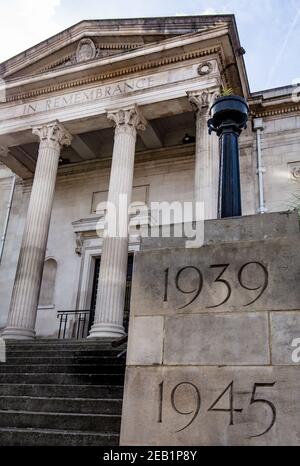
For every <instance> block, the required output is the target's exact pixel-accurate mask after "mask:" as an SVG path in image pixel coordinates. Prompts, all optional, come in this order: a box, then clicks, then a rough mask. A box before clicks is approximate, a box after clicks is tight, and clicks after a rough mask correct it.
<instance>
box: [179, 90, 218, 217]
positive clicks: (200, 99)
mask: <svg viewBox="0 0 300 466" xmlns="http://www.w3.org/2000/svg"><path fill="white" fill-rule="evenodd" d="M187 94H188V98H189V101H190V103H191V104H192V107H193V109H194V111H195V114H196V153H195V186H194V201H195V202H204V216H205V219H215V218H217V217H218V180H219V163H220V156H219V140H218V138H217V137H214V136H209V134H208V130H207V121H208V119H209V109H210V105H211V103H212V102H213V100H214V98H215V96H216V95H217V94H218V91H217V90H216V89H215V90H201V91H191V92H188V93H187Z"/></svg>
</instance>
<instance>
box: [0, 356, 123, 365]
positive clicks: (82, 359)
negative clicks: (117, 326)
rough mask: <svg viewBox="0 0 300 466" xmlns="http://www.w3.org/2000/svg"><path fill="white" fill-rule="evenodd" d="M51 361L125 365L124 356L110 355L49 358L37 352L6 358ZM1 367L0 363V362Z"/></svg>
mask: <svg viewBox="0 0 300 466" xmlns="http://www.w3.org/2000/svg"><path fill="white" fill-rule="evenodd" d="M49 362H51V364H65V365H66V366H69V365H72V364H100V365H102V364H110V365H115V364H123V365H125V358H124V357H121V358H116V357H112V358H110V357H109V356H101V357H95V356H70V357H55V358H53V357H52V358H51V360H49V358H48V357H39V355H38V354H37V355H36V356H34V357H33V356H32V357H30V358H28V357H26V356H25V357H21V356H20V357H17V358H15V357H11V356H10V355H9V356H8V357H7V359H6V363H7V364H12V365H26V364H30V365H35V364H36V365H39V364H48V363H49ZM0 367H1V364H0Z"/></svg>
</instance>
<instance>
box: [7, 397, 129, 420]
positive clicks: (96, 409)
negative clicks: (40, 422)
mask: <svg viewBox="0 0 300 466" xmlns="http://www.w3.org/2000/svg"><path fill="white" fill-rule="evenodd" d="M0 410H2V411H18V410H21V411H38V412H40V411H43V412H47V413H48V412H51V413H59V412H65V413H84V414H119V415H120V414H121V411H122V399H113V398H106V399H104V398H98V399H97V398H46V397H44V398H41V397H34V398H33V397H29V396H0Z"/></svg>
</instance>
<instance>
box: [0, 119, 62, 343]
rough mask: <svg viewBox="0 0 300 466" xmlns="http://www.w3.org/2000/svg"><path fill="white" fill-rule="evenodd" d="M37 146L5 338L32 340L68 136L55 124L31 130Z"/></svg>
mask: <svg viewBox="0 0 300 466" xmlns="http://www.w3.org/2000/svg"><path fill="white" fill-rule="evenodd" d="M33 133H34V134H36V135H37V136H39V138H40V146H39V153H38V159H37V165H36V170H35V175H34V180H33V185H32V191H31V195H30V201H29V206H28V212H27V217H26V222H25V228H24V233H23V238H22V244H21V250H20V255H19V261H18V265H17V272H16V276H15V282H14V287H13V292H12V298H11V304H10V311H9V316H8V322H7V326H6V328H5V330H4V332H3V335H2V336H3V337H4V338H6V339H32V338H34V336H35V322H36V313H37V306H38V300H39V293H40V287H41V281H42V273H43V266H44V260H45V253H46V246H47V239H48V232H49V224H50V217H51V210H52V203H53V197H54V190H55V181H56V174H57V167H58V160H59V155H60V151H61V147H62V146H63V145H64V144H69V143H70V142H71V136H70V135H69V133H67V132H66V130H65V129H64V128H63V127H62V125H61V124H60V123H59V122H53V123H49V124H47V125H44V126H42V127H37V128H34V129H33Z"/></svg>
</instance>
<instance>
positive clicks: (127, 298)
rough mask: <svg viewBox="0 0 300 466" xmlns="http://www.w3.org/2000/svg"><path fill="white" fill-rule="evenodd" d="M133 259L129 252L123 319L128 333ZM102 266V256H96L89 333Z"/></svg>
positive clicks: (92, 321)
mask: <svg viewBox="0 0 300 466" xmlns="http://www.w3.org/2000/svg"><path fill="white" fill-rule="evenodd" d="M133 259H134V254H133V253H129V254H128V263H127V278H126V294H125V305H124V320H123V325H124V328H125V331H126V333H127V332H128V324H129V315H130V297H131V284H132V271H133ZM100 266H101V257H96V258H95V268H94V277H93V287H92V297H91V306H90V309H91V314H90V319H89V328H88V333H89V331H90V329H91V327H92V325H93V323H94V317H95V308H96V301H97V291H98V281H99V273H100Z"/></svg>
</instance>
